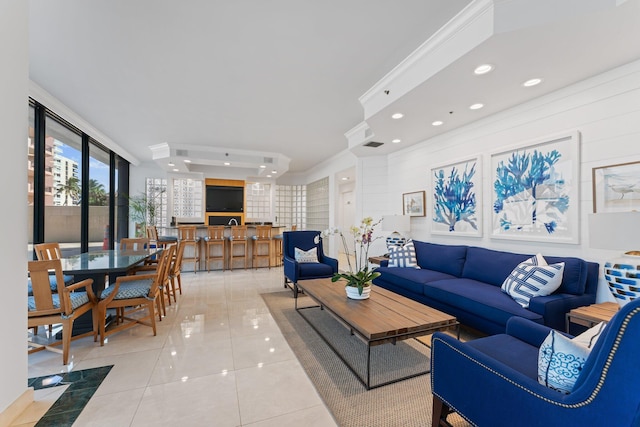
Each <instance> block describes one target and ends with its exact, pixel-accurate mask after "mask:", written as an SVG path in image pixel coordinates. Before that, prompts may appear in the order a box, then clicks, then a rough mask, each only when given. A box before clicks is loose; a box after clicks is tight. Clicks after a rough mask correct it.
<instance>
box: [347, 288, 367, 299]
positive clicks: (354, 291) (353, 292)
mask: <svg viewBox="0 0 640 427" xmlns="http://www.w3.org/2000/svg"><path fill="white" fill-rule="evenodd" d="M344 289H345V290H346V291H347V297H348V298H350V299H367V298H369V293H370V292H371V286H365V287H364V288H362V295H360V294H359V293H358V288H356V287H353V286H345V287H344Z"/></svg>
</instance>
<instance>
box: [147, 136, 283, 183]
mask: <svg viewBox="0 0 640 427" xmlns="http://www.w3.org/2000/svg"><path fill="white" fill-rule="evenodd" d="M149 149H150V150H151V152H152V157H153V160H154V161H155V162H156V163H157V164H158V166H160V167H161V168H162V169H164V170H166V171H167V172H173V173H210V172H212V171H213V172H216V176H217V177H219V178H227V179H245V178H259V177H261V178H273V179H275V178H277V177H278V176H282V174H284V173H285V172H287V171H288V170H289V162H290V161H291V160H290V159H289V158H288V157H286V156H284V155H282V154H280V153H272V152H266V151H262V152H260V151H253V150H238V149H230V148H224V147H210V146H203V145H187V144H168V143H162V144H157V145H152V146H150V147H149ZM267 175H271V176H269V177H267Z"/></svg>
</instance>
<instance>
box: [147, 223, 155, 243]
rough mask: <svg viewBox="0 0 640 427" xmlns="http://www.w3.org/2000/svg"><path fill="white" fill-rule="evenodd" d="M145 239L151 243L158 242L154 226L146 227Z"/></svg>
mask: <svg viewBox="0 0 640 427" xmlns="http://www.w3.org/2000/svg"><path fill="white" fill-rule="evenodd" d="M147 238H148V239H149V240H151V241H155V240H158V229H157V228H156V226H155V225H147Z"/></svg>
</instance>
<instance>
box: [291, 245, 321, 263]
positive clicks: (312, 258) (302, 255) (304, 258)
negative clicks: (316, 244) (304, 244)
mask: <svg viewBox="0 0 640 427" xmlns="http://www.w3.org/2000/svg"><path fill="white" fill-rule="evenodd" d="M293 256H294V257H295V259H296V262H318V248H311V249H309V250H308V251H303V250H302V249H300V248H294V254H293Z"/></svg>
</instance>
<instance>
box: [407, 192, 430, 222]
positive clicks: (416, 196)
mask: <svg viewBox="0 0 640 427" xmlns="http://www.w3.org/2000/svg"><path fill="white" fill-rule="evenodd" d="M424 194H425V192H424V191H414V192H413V193H404V194H403V195H402V215H409V216H425V201H424Z"/></svg>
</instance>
